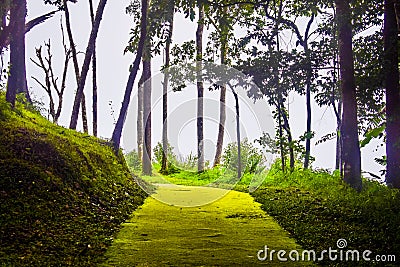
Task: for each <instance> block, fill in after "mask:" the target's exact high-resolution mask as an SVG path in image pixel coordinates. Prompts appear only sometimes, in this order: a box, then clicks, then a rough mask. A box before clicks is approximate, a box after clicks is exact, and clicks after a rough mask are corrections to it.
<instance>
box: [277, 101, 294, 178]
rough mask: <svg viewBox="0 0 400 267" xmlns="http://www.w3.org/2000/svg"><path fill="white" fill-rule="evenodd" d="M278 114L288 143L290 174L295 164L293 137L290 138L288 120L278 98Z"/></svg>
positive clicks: (290, 132)
mask: <svg viewBox="0 0 400 267" xmlns="http://www.w3.org/2000/svg"><path fill="white" fill-rule="evenodd" d="M278 105H280V108H279V112H280V113H281V116H282V118H283V129H285V131H286V134H287V136H288V142H289V164H290V172H293V171H294V163H295V158H294V148H293V145H292V144H293V137H292V131H291V130H290V124H289V119H288V116H287V115H286V111H285V110H284V106H283V102H282V98H279V104H278Z"/></svg>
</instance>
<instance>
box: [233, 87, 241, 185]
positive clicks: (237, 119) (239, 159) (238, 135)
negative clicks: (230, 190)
mask: <svg viewBox="0 0 400 267" xmlns="http://www.w3.org/2000/svg"><path fill="white" fill-rule="evenodd" d="M232 93H233V96H234V97H235V105H236V139H237V145H238V148H237V149H238V168H237V178H238V180H239V179H240V178H241V177H242V152H241V151H242V148H241V147H240V146H241V143H240V113H239V97H238V95H237V93H236V92H235V90H233V89H232Z"/></svg>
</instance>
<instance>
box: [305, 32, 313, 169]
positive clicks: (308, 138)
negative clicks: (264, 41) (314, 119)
mask: <svg viewBox="0 0 400 267" xmlns="http://www.w3.org/2000/svg"><path fill="white" fill-rule="evenodd" d="M304 42H305V44H304V50H305V53H306V55H307V60H308V62H307V77H306V107H307V130H306V131H307V132H306V151H305V157H304V169H308V167H309V164H310V153H311V116H312V114H311V75H312V66H311V59H310V55H309V54H310V52H309V50H308V45H307V39H305V41H304Z"/></svg>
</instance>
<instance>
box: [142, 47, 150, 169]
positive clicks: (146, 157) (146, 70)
mask: <svg viewBox="0 0 400 267" xmlns="http://www.w3.org/2000/svg"><path fill="white" fill-rule="evenodd" d="M150 53H151V52H150V43H148V44H146V45H145V51H144V54H143V82H144V83H143V126H144V138H143V141H144V142H143V160H142V161H143V163H142V173H143V174H144V175H152V164H151V154H152V153H151V152H152V151H151V89H152V84H151V54H150Z"/></svg>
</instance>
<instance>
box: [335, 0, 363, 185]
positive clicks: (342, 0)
mask: <svg viewBox="0 0 400 267" xmlns="http://www.w3.org/2000/svg"><path fill="white" fill-rule="evenodd" d="M335 3H336V14H337V23H338V36H339V58H340V74H341V88H342V99H343V117H342V127H341V131H340V132H341V138H342V160H343V164H344V177H343V178H344V181H345V182H347V183H348V184H350V185H351V186H352V187H353V188H355V189H356V190H358V191H360V190H361V188H362V181H361V153H360V144H359V140H358V126H357V124H358V123H357V101H356V86H355V79H354V60H353V50H352V25H351V10H350V4H349V1H348V0H335Z"/></svg>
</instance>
